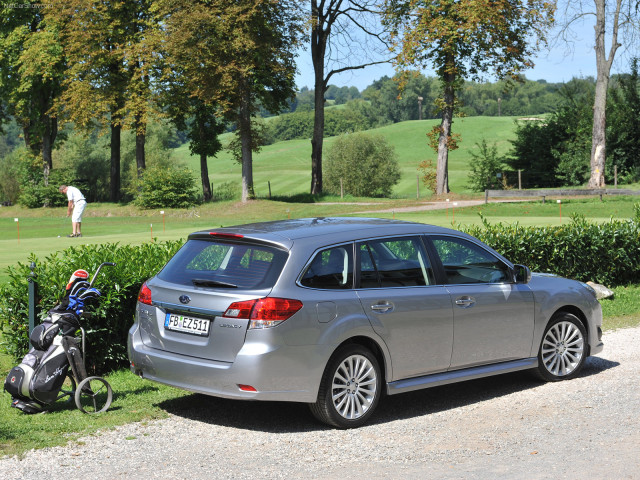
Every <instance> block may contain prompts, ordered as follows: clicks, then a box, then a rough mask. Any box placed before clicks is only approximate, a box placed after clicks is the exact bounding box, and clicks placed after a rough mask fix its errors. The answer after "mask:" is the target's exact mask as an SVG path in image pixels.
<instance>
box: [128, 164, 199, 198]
mask: <svg viewBox="0 0 640 480" xmlns="http://www.w3.org/2000/svg"><path fill="white" fill-rule="evenodd" d="M197 198H198V197H197V193H196V186H195V179H194V178H193V174H192V173H191V171H190V170H189V169H188V168H187V167H176V166H172V165H153V166H151V167H148V168H147V169H146V170H145V171H144V174H143V176H142V179H141V180H140V183H139V193H138V196H137V197H136V199H135V200H134V201H133V203H134V204H135V205H138V206H139V207H142V208H187V207H191V206H193V205H195V204H196V203H197Z"/></svg>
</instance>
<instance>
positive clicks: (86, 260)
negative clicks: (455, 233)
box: [0, 207, 640, 373]
mask: <svg viewBox="0 0 640 480" xmlns="http://www.w3.org/2000/svg"><path fill="white" fill-rule="evenodd" d="M639 213H640V207H637V208H636V217H635V219H634V220H631V221H613V220H612V221H610V222H607V223H603V224H594V223H590V222H587V221H586V220H585V219H584V218H583V217H574V218H573V219H572V222H571V223H570V224H566V225H562V226H559V227H524V226H521V225H518V224H513V225H504V224H500V223H498V224H489V223H488V222H487V221H486V220H485V219H483V225H481V226H473V227H466V228H464V230H465V231H466V232H467V233H470V234H471V235H474V236H475V237H477V238H479V239H480V240H482V241H484V242H485V243H487V244H488V245H490V246H491V247H493V248H494V249H495V250H497V251H498V252H500V253H502V254H503V255H504V256H505V257H507V258H509V259H510V260H511V261H513V262H515V263H521V264H524V265H527V266H528V267H529V268H531V270H532V271H539V272H549V273H556V274H558V275H562V276H564V277H569V278H575V279H578V280H582V281H589V280H592V281H594V282H597V283H602V284H605V285H608V286H615V285H621V284H627V283H631V282H637V281H638V278H640V214H639ZM182 243H183V242H182V241H181V240H180V241H168V242H158V243H148V244H144V245H140V246H134V245H119V244H104V245H85V246H82V247H71V248H68V249H66V250H64V251H62V252H58V253H55V254H53V255H50V256H48V257H46V258H45V259H44V260H39V259H37V258H36V257H35V255H32V256H31V257H30V259H29V261H30V262H31V261H35V262H36V264H37V268H36V273H37V275H38V282H39V287H40V302H39V307H40V310H41V311H40V317H41V318H43V317H44V316H45V315H46V312H47V310H49V309H50V308H52V307H53V306H54V305H55V304H56V303H57V302H59V301H60V299H61V298H62V297H63V295H64V287H65V285H66V283H67V281H68V278H69V276H70V275H71V273H72V272H73V271H74V270H76V269H78V268H84V269H85V270H87V271H88V272H89V273H90V275H92V274H93V272H95V270H96V269H97V267H98V265H100V263H102V262H106V261H112V262H116V263H117V266H116V267H105V268H104V269H103V270H102V271H101V273H100V277H99V278H98V279H97V280H96V283H95V286H96V287H97V288H98V289H99V290H100V291H101V292H102V294H103V296H102V297H101V299H100V300H99V301H98V302H97V303H96V305H95V307H94V308H88V309H87V311H90V312H92V315H91V317H90V318H87V319H85V322H84V326H85V329H86V330H87V367H88V368H89V370H90V371H91V372H97V373H103V372H105V371H109V370H111V369H116V368H119V367H122V366H126V365H127V351H126V341H127V332H128V330H129V328H130V326H131V324H132V321H133V316H134V310H135V303H136V298H137V293H138V290H139V289H140V286H141V285H142V282H144V281H145V280H146V279H147V278H149V277H151V276H152V275H154V274H155V273H156V272H158V271H159V270H160V268H162V266H163V265H164V264H165V263H166V261H167V260H168V259H169V258H170V257H171V256H172V255H173V254H174V253H175V252H176V251H177V250H178V248H180V246H181V245H182ZM29 272H30V270H29V265H28V263H27V264H23V263H18V264H17V266H15V267H9V268H8V273H9V277H10V280H9V282H7V283H6V284H3V285H0V327H1V328H2V330H3V337H4V344H3V347H4V349H5V350H6V352H7V353H9V354H11V355H13V357H15V359H16V360H19V359H20V358H22V356H23V355H24V354H25V353H26V352H27V350H28V332H27V330H28V297H27V289H28V283H27V278H28V276H29Z"/></svg>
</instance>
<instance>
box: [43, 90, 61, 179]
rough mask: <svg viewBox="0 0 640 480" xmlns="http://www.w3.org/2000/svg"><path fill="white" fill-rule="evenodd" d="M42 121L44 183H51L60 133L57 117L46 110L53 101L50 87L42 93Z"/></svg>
mask: <svg viewBox="0 0 640 480" xmlns="http://www.w3.org/2000/svg"><path fill="white" fill-rule="evenodd" d="M40 95H41V96H40V112H41V114H40V123H41V124H42V125H43V126H44V130H43V131H42V150H41V152H42V173H43V178H44V184H45V186H46V185H49V174H50V173H51V169H53V154H52V151H53V144H54V142H55V139H56V135H57V134H58V122H57V119H56V118H55V117H54V118H51V117H50V116H49V115H48V114H47V113H46V112H47V111H48V110H49V108H50V106H51V104H52V103H53V102H52V99H51V94H50V91H49V89H44V90H43V91H42V92H41V94H40Z"/></svg>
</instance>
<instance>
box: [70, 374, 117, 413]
mask: <svg viewBox="0 0 640 480" xmlns="http://www.w3.org/2000/svg"><path fill="white" fill-rule="evenodd" d="M112 399H113V391H112V390H111V385H109V382H107V381H106V380H105V379H104V378H102V377H87V378H85V379H84V380H82V381H81V382H80V383H79V384H78V387H77V388H76V395H75V401H76V407H78V410H80V411H81V412H82V413H102V412H105V411H106V410H107V409H108V408H109V406H110V405H111V400H112Z"/></svg>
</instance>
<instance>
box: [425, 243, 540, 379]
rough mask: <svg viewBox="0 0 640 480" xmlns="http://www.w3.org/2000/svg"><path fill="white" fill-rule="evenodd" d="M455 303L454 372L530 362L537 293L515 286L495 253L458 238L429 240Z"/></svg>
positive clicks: (452, 362)
mask: <svg viewBox="0 0 640 480" xmlns="http://www.w3.org/2000/svg"><path fill="white" fill-rule="evenodd" d="M428 239H430V240H431V242H432V244H433V247H434V249H435V251H436V252H437V256H438V259H439V261H440V265H438V268H439V269H440V273H441V274H442V275H444V277H445V282H446V289H447V291H448V292H449V293H450V294H451V300H452V303H453V336H454V342H453V354H452V357H451V369H459V368H465V367H472V366H475V365H482V364H487V363H494V362H501V361H508V360H514V359H520V358H526V357H528V356H529V355H530V352H531V345H532V341H533V329H534V299H533V293H532V292H531V290H530V288H529V287H528V285H526V284H517V283H515V282H514V279H513V273H512V272H511V269H510V267H509V266H508V265H507V264H505V263H504V262H503V261H502V260H501V259H499V258H498V257H496V256H495V255H494V254H493V253H492V252H490V251H489V250H487V249H485V248H484V247H482V246H481V245H479V244H477V243H474V242H472V241H470V240H467V239H463V238H459V237H455V236H445V235H443V236H429V237H428Z"/></svg>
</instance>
